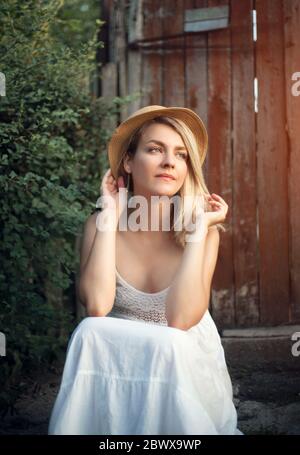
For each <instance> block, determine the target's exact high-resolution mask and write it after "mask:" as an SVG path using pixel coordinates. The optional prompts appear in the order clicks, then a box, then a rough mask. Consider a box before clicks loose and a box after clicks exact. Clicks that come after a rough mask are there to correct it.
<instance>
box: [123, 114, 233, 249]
mask: <svg viewBox="0 0 300 455" xmlns="http://www.w3.org/2000/svg"><path fill="white" fill-rule="evenodd" d="M153 123H160V124H163V125H168V126H170V127H171V128H173V129H174V130H175V131H176V132H177V133H178V134H179V135H180V136H181V138H182V140H183V142H184V144H185V146H186V148H187V150H188V152H189V155H188V162H187V165H188V173H187V176H186V178H185V180H184V183H183V185H182V187H181V188H180V190H179V191H178V193H176V194H179V195H180V205H179V209H178V212H177V213H178V216H177V218H176V220H174V209H173V211H172V225H171V230H172V231H173V234H174V238H175V241H176V243H177V244H178V245H180V246H182V247H184V246H185V244H186V240H185V236H186V234H187V231H186V230H185V228H184V223H183V220H184V209H183V207H184V206H183V201H184V197H185V196H190V197H191V202H192V212H193V214H194V215H193V220H195V218H194V216H195V207H196V203H197V197H198V196H199V195H200V196H203V195H209V194H210V193H209V191H208V189H207V186H206V184H205V179H204V175H203V171H202V165H203V162H202V163H201V160H200V154H199V150H198V144H197V142H196V139H195V136H194V134H193V133H192V131H191V130H190V128H189V127H188V126H187V125H186V124H185V123H184V122H183V121H182V120H180V119H175V118H173V117H166V116H159V117H155V118H154V119H151V120H148V121H146V122H145V123H143V125H142V126H141V127H139V128H138V129H137V130H136V131H135V132H134V133H133V134H132V136H131V138H130V141H129V145H128V147H127V148H126V150H124V152H123V155H122V159H121V160H120V165H119V167H118V169H117V175H118V177H119V176H120V175H122V176H123V177H124V179H125V181H126V177H127V173H126V171H125V169H124V164H123V163H124V159H125V157H126V155H128V156H129V157H130V158H133V157H134V155H135V153H136V150H137V145H138V143H139V140H140V138H141V136H142V134H143V132H144V130H145V129H146V128H147V127H148V126H149V125H151V124H153ZM203 152H204V151H203ZM132 183H133V182H132V180H131V182H130V186H129V188H128V191H129V193H132V192H133V185H132ZM206 208H207V206H206ZM176 223H180V224H179V225H180V226H182V229H181V230H174V226H175V224H176ZM216 227H217V228H218V229H219V230H222V231H223V232H224V231H226V228H225V227H224V224H223V223H218V224H216Z"/></svg>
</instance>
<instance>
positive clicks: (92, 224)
mask: <svg viewBox="0 0 300 455" xmlns="http://www.w3.org/2000/svg"><path fill="white" fill-rule="evenodd" d="M98 213H99V212H95V213H93V214H92V215H89V216H88V218H87V219H86V221H85V223H84V227H83V234H82V239H81V246H80V272H81V271H82V270H83V267H84V265H85V263H86V261H87V259H88V257H89V253H90V250H91V247H92V244H93V242H94V238H95V234H96V220H97V216H98Z"/></svg>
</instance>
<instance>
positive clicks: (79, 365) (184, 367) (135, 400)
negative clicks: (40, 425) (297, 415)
mask: <svg viewBox="0 0 300 455" xmlns="http://www.w3.org/2000/svg"><path fill="white" fill-rule="evenodd" d="M168 289H169V288H166V289H164V290H162V291H160V292H157V293H146V292H142V291H139V290H137V289H135V288H134V287H133V286H131V285H130V284H129V283H127V282H126V281H125V280H124V278H122V277H121V276H120V274H119V273H118V271H117V270H116V298H115V302H114V306H113V308H112V310H111V312H110V313H108V314H107V316H105V317H86V318H84V319H83V320H82V321H81V322H80V323H79V324H78V325H77V327H76V328H75V330H74V331H73V333H72V335H71V337H70V340H69V343H68V347H67V355H66V361H65V365H64V370H63V375H62V380H61V384H60V389H59V392H58V395H57V397H56V401H55V403H54V406H53V409H52V413H51V417H50V421H49V427H48V434H49V435H242V434H243V433H242V432H241V431H240V430H238V428H237V412H236V409H235V406H234V403H233V395H232V384H231V379H230V376H229V373H228V370H227V366H226V361H225V356H224V350H223V347H222V344H221V339H220V336H219V333H218V330H217V328H216V325H215V323H214V321H213V319H212V317H211V315H210V313H209V311H206V313H205V314H204V316H203V317H202V319H201V321H200V322H199V323H198V324H196V325H195V326H193V327H192V328H190V329H189V330H187V331H185V330H180V329H177V328H174V327H169V326H168V325H167V321H166V319H165V315H164V302H165V297H166V293H167V291H168Z"/></svg>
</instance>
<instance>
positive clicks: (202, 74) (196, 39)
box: [184, 0, 209, 178]
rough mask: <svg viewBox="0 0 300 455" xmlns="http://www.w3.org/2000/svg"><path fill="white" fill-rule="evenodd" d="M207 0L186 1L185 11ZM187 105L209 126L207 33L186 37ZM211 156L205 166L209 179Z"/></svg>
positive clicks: (205, 3)
mask: <svg viewBox="0 0 300 455" xmlns="http://www.w3.org/2000/svg"><path fill="white" fill-rule="evenodd" d="M206 5H207V0H195V1H194V0H185V5H184V6H185V9H192V8H202V7H205V6H206ZM185 105H186V106H187V107H189V108H190V109H192V110H193V111H195V112H196V113H197V114H198V115H199V116H200V117H201V118H202V120H203V122H204V123H205V125H206V126H207V33H201V34H193V35H186V36H185ZM208 163H209V155H208V154H207V156H206V159H205V161H204V165H203V173H204V176H205V178H207V172H208Z"/></svg>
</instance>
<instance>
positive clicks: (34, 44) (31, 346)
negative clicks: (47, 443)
mask: <svg viewBox="0 0 300 455" xmlns="http://www.w3.org/2000/svg"><path fill="white" fill-rule="evenodd" d="M62 6H63V2H61V1H56V0H53V1H51V0H49V1H39V0H31V1H26V2H20V1H15V0H7V1H6V2H1V5H0V28H1V38H0V55H1V57H0V71H1V72H3V73H4V74H5V77H6V96H5V97H2V98H0V141H1V142H0V144H1V145H0V147H1V157H0V166H1V174H0V191H1V198H2V204H1V208H2V210H1V212H0V227H1V244H0V254H1V265H2V267H1V272H0V293H1V311H0V331H1V332H3V333H4V334H5V336H6V343H7V348H6V356H5V357H0V370H1V372H0V408H3V409H4V410H5V409H6V410H7V409H8V408H9V406H13V405H14V403H15V400H16V399H17V397H18V394H19V392H20V388H19V383H20V379H21V377H22V375H23V374H25V373H26V372H27V371H33V370H34V369H36V368H37V367H38V366H43V365H49V364H51V362H53V361H54V360H55V359H57V358H59V357H60V353H61V352H64V351H65V348H66V344H67V340H68V337H69V335H70V332H71V330H73V328H74V322H75V319H74V312H73V305H72V303H73V302H71V303H70V302H69V301H68V292H70V289H74V274H75V273H76V270H77V267H78V261H79V258H78V254H76V251H75V240H76V236H77V235H78V234H80V233H81V229H82V224H83V222H84V221H85V219H86V217H87V216H88V214H89V213H90V212H91V209H92V208H93V207H94V206H95V202H96V199H97V197H98V196H99V187H100V173H101V172H102V170H103V167H104V166H105V167H106V166H107V158H106V153H103V152H104V150H105V146H106V143H107V140H108V139H109V136H110V134H111V131H109V130H107V128H106V127H105V125H107V120H108V119H110V118H112V117H113V118H115V116H116V115H117V114H118V112H119V109H120V105H121V104H122V103H124V102H127V101H128V100H130V98H129V99H128V100H124V99H123V100H121V99H119V98H115V99H114V100H113V101H112V103H111V104H110V105H108V104H107V103H106V102H104V100H103V99H102V98H97V97H96V96H95V95H93V93H91V92H90V86H91V80H92V78H93V77H95V65H96V64H95V54H96V50H97V49H98V47H99V46H103V44H102V43H99V42H97V39H96V33H97V28H99V27H95V33H94V35H93V37H92V38H91V39H90V40H89V41H88V42H85V43H83V44H82V46H79V45H78V46H77V47H75V48H74V49H71V47H68V46H67V45H66V44H64V43H62V41H61V40H60V39H59V36H58V34H57V33H54V32H53V30H54V31H56V32H57V30H58V29H59V26H60V20H59V14H61V7H62ZM97 25H98V26H99V25H100V23H99V21H98V22H97ZM57 36H58V37H57Z"/></svg>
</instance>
